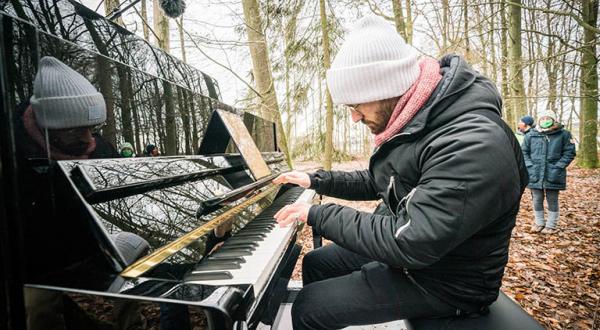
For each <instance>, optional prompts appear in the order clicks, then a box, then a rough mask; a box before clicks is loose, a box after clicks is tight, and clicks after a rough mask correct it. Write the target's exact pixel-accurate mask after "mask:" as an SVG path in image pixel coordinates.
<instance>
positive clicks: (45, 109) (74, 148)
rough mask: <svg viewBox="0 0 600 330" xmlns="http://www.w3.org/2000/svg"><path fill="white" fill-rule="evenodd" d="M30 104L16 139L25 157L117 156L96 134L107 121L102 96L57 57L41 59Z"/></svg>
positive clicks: (82, 157) (76, 157) (55, 158)
mask: <svg viewBox="0 0 600 330" xmlns="http://www.w3.org/2000/svg"><path fill="white" fill-rule="evenodd" d="M30 103H31V104H30V105H29V106H28V107H27V108H26V110H25V112H24V113H23V116H22V118H23V127H24V130H25V133H26V138H25V139H21V140H18V143H19V144H20V147H21V149H22V151H23V152H24V153H25V156H26V157H28V158H45V157H48V156H49V157H50V158H51V159H54V160H61V159H86V158H108V157H117V152H116V150H115V148H114V147H113V146H112V145H110V144H109V143H108V142H106V141H105V140H104V139H103V138H102V137H100V136H99V135H97V134H95V131H96V130H97V129H98V128H99V127H101V126H102V125H103V124H104V122H105V121H106V105H105V103H104V97H103V96H102V94H100V93H99V92H98V91H97V90H96V88H94V86H92V84H91V83H90V82H89V81H88V80H87V79H86V78H85V77H83V76H82V75H80V74H79V73H77V72H76V71H75V70H73V69H71V68H70V67H68V66H67V65H65V64H64V63H62V62H61V61H59V60H58V59H56V58H54V57H50V56H46V57H43V58H42V59H41V60H40V63H39V68H38V72H37V75H36V77H35V80H34V82H33V96H32V97H31V99H30ZM46 137H47V138H48V142H49V145H47V144H46Z"/></svg>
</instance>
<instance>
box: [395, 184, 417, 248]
mask: <svg viewBox="0 0 600 330" xmlns="http://www.w3.org/2000/svg"><path fill="white" fill-rule="evenodd" d="M415 191H417V188H413V189H412V190H411V191H410V192H409V193H408V194H406V196H404V198H402V200H400V202H398V206H397V207H396V211H398V207H400V206H401V205H402V203H405V204H406V206H405V209H406V218H407V219H408V221H406V223H405V224H404V225H402V226H401V227H400V228H398V230H396V233H395V234H394V236H395V237H396V238H398V237H399V236H400V234H402V233H403V232H404V231H405V230H406V228H408V226H410V222H411V220H410V218H409V217H408V206H409V203H410V199H411V198H412V196H413V195H414V194H415ZM394 214H396V213H394Z"/></svg>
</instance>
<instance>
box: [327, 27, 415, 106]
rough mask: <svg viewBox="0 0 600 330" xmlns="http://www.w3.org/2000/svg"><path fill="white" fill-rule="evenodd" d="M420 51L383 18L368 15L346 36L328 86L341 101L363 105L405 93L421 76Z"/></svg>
mask: <svg viewBox="0 0 600 330" xmlns="http://www.w3.org/2000/svg"><path fill="white" fill-rule="evenodd" d="M417 59H418V53H417V51H416V50H415V49H414V48H413V47H412V46H410V45H407V44H406V43H405V42H404V39H402V37H401V36H400V35H399V34H398V32H396V30H395V29H394V28H393V27H392V26H391V25H390V24H389V23H388V22H387V21H385V20H384V19H383V18H381V17H377V16H367V17H365V18H363V19H361V20H360V21H358V22H357V23H356V25H355V26H354V28H353V29H352V30H351V31H350V33H349V34H348V35H347V36H346V41H345V42H344V44H343V45H342V47H341V48H340V50H339V51H338V53H337V55H336V57H335V59H334V60H333V63H332V64H331V68H330V69H329V70H327V85H328V87H329V92H330V93H331V98H332V99H333V102H334V103H338V104H361V103H367V102H371V101H379V100H385V99H389V98H392V97H396V96H400V95H402V94H404V93H405V92H406V91H407V90H408V89H409V88H410V86H411V85H412V84H413V83H414V82H415V81H416V80H417V78H418V77H419V72H420V70H419V64H418V63H417Z"/></svg>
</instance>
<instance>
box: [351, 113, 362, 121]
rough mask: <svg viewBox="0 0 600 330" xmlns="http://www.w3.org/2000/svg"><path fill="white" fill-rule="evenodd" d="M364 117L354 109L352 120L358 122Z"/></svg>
mask: <svg viewBox="0 0 600 330" xmlns="http://www.w3.org/2000/svg"><path fill="white" fill-rule="evenodd" d="M362 118H363V115H361V114H360V113H358V112H357V111H352V121H353V122H355V123H358V122H359V121H360V120H361V119H362Z"/></svg>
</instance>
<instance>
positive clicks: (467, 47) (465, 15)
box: [462, 0, 485, 72]
mask: <svg viewBox="0 0 600 330" xmlns="http://www.w3.org/2000/svg"><path fill="white" fill-rule="evenodd" d="M462 13H463V23H464V25H465V32H464V36H463V38H464V41H465V58H466V60H467V62H469V63H470V62H471V49H470V45H469V4H468V3H467V0H463V11H462ZM479 27H481V23H480V24H479ZM482 47H483V45H482ZM484 72H485V70H484Z"/></svg>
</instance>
